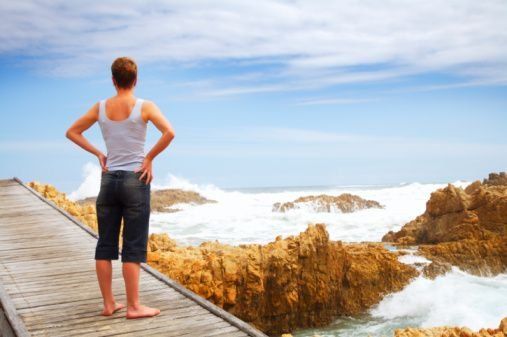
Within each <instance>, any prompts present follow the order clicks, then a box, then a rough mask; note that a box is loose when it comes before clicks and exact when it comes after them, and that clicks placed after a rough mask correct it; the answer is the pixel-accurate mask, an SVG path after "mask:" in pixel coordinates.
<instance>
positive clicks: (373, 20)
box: [0, 0, 507, 193]
mask: <svg viewBox="0 0 507 337" xmlns="http://www.w3.org/2000/svg"><path fill="white" fill-rule="evenodd" d="M0 13H1V14H0V22H1V23H0V27H1V28H2V29H0V72H1V78H0V99H1V101H2V103H3V109H2V111H3V112H2V120H3V122H2V123H1V124H0V125H1V126H0V130H1V133H0V152H1V156H2V158H3V160H2V164H3V165H1V166H0V176H1V177H2V178H8V177H12V176H18V177H19V178H21V179H22V180H23V181H31V180H37V181H41V182H46V183H52V184H54V185H55V186H57V187H58V188H59V189H61V190H63V191H65V192H67V193H70V192H71V191H74V190H75V189H76V188H77V187H78V186H79V185H80V184H81V182H82V181H83V178H84V177H83V168H84V167H85V165H86V163H89V162H91V163H94V164H98V162H97V160H96V158H95V157H93V156H92V155H91V154H89V153H87V152H85V151H84V150H82V149H80V148H79V147H77V145H75V144H73V143H71V142H70V141H69V140H68V139H66V138H65V136H64V134H65V131H66V129H67V128H68V127H69V126H70V125H71V124H72V123H73V122H74V120H75V119H77V118H78V117H79V116H81V115H82V114H84V113H85V112H86V111H87V109H88V108H90V107H91V106H92V105H93V104H94V103H95V102H97V101H98V100H100V99H103V98H106V97H110V96H112V95H114V94H115V92H114V88H113V86H112V84H111V79H110V64H111V62H112V61H113V60H114V58H115V57H117V56H124V55H128V56H131V57H133V58H134V59H135V60H136V61H137V62H138V65H139V80H138V86H137V88H136V92H135V94H136V95H137V96H138V97H142V98H145V99H148V100H152V101H154V102H155V103H156V104H157V105H158V106H159V107H160V108H161V110H162V112H163V113H164V114H165V115H166V117H167V118H168V119H169V120H170V122H171V123H172V124H173V126H174V128H175V130H176V138H175V140H174V141H173V143H172V144H171V146H170V147H169V148H168V149H167V150H166V151H164V152H163V153H161V154H160V155H159V156H158V157H157V158H156V159H155V161H154V175H155V182H159V183H162V182H163V181H165V180H167V179H168V177H170V175H174V176H177V177H184V178H185V179H188V180H190V181H191V182H194V183H198V184H208V183H211V184H215V185H217V186H220V187H247V186H252V187H253V186H255V187H257V186H288V185H329V184H334V185H344V184H390V183H400V182H413V181H418V182H452V181H456V180H459V179H464V180H475V179H481V178H483V177H484V176H485V175H487V173H489V172H492V171H500V170H505V169H506V168H507V155H506V154H507V134H506V132H505V130H506V127H507V86H506V85H507V3H506V2H505V1H504V0H502V1H500V0H498V1H493V0H491V1H481V2H480V3H479V2H477V1H418V0H416V1H411V2H406V1H383V2H378V1H337V2H334V3H331V2H329V1H322V2H320V1H306V2H302V1H290V2H284V1H259V2H255V4H254V3H252V2H246V1H245V2H242V1H216V2H213V5H210V3H209V2H205V1H181V2H179V1H174V2H173V1H169V2H163V3H162V2H156V1H154V2H150V1H148V2H136V1H123V2H122V6H121V7H119V6H118V4H117V3H116V2H109V1H101V2H100V3H99V2H96V3H92V4H90V2H84V1H72V2H68V1H51V2H49V1H48V2H44V1H33V2H32V1H24V2H10V3H8V2H4V3H2V4H0ZM158 135H159V134H158V131H157V130H156V129H155V128H154V127H153V125H150V126H149V129H148V139H147V144H146V150H147V151H148V150H149V149H150V148H151V146H152V145H153V144H154V143H155V142H156V140H157V138H158ZM85 136H87V137H88V138H89V139H90V140H91V141H92V143H94V144H95V145H96V146H98V147H99V148H101V149H102V150H103V151H104V152H105V151H106V150H105V146H104V144H103V141H102V138H101V135H100V129H99V127H98V125H94V126H93V127H92V128H91V129H89V130H88V131H86V132H85Z"/></svg>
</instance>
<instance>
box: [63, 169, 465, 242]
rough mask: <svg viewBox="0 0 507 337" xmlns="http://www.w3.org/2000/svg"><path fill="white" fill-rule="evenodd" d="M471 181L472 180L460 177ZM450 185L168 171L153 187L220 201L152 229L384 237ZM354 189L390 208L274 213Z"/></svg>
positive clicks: (203, 235) (87, 173) (96, 176)
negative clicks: (297, 183)
mask: <svg viewBox="0 0 507 337" xmlns="http://www.w3.org/2000/svg"><path fill="white" fill-rule="evenodd" d="M100 172H101V170H100V167H99V166H98V165H96V164H92V163H88V164H86V165H85V167H84V168H83V174H84V181H83V183H82V184H81V185H80V186H79V188H78V189H77V190H76V191H74V192H72V193H71V194H70V195H69V198H71V199H72V200H76V199H81V198H85V197H89V196H96V195H97V194H98V191H99V188H100ZM454 184H456V185H458V186H466V185H467V184H468V183H467V182H455V183H454ZM444 186H445V184H420V183H412V184H401V185H397V186H349V187H312V188H304V187H302V188H287V189H277V190H273V189H264V190H262V189H256V190H251V191H239V190H235V191H229V190H227V191H226V190H223V189H220V188H218V187H216V186H214V185H212V184H208V185H197V184H194V183H192V182H190V181H188V180H186V179H184V178H181V177H177V176H174V175H171V174H168V175H167V176H166V177H165V178H163V179H155V180H154V181H153V182H152V190H157V189H163V188H180V189H184V190H191V191H196V192H198V193H200V194H201V195H203V196H204V197H206V198H209V199H212V200H216V201H217V203H211V204H204V205H175V206H174V207H175V208H180V209H182V211H180V212H176V213H152V214H151V223H150V231H151V232H168V233H169V234H170V235H171V237H173V238H174V239H176V240H177V241H178V242H179V243H181V244H191V245H197V244H199V243H201V242H202V241H206V240H219V241H221V242H224V243H230V244H239V243H267V242H270V241H272V240H274V238H275V237H276V236H277V235H282V236H284V237H285V236H288V235H297V234H298V233H299V232H301V231H304V230H305V229H306V228H307V226H308V224H309V223H324V224H326V226H327V230H328V231H329V234H330V238H331V239H333V240H343V241H379V240H380V239H381V238H382V236H383V235H384V234H385V233H386V232H388V231H389V230H398V229H399V228H400V227H401V226H402V225H404V224H405V223H406V222H408V221H410V220H412V219H413V218H415V217H416V216H417V215H419V214H421V213H423V212H424V209H425V204H426V201H427V200H428V198H429V196H430V194H431V192H433V191H434V190H436V189H438V188H441V187H444ZM342 193H352V194H356V195H359V196H360V197H362V198H365V199H372V200H376V201H378V202H380V203H381V204H382V205H384V206H385V208H384V209H374V208H372V209H366V210H360V211H356V212H354V213H341V212H338V211H337V212H331V213H318V212H315V211H313V210H312V209H311V208H310V207H303V208H300V209H294V210H290V211H288V212H286V213H280V212H273V211H272V208H273V204H274V203H276V202H287V201H293V200H294V199H297V198H298V197H301V196H306V195H312V194H313V195H316V194H330V195H339V194H342Z"/></svg>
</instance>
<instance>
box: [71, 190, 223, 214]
mask: <svg viewBox="0 0 507 337" xmlns="http://www.w3.org/2000/svg"><path fill="white" fill-rule="evenodd" d="M96 199H97V197H88V198H85V199H81V200H78V201H77V203H78V204H81V205H95V201H96ZM215 202H216V201H215V200H210V199H206V198H205V197H203V196H202V195H200V194H199V193H197V192H194V191H186V190H181V189H163V190H154V191H152V192H151V200H150V206H151V211H153V212H165V213H173V212H178V211H180V209H178V208H170V207H171V206H173V205H176V204H194V205H202V204H207V203H215Z"/></svg>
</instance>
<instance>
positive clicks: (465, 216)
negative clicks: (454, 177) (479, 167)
mask: <svg viewBox="0 0 507 337" xmlns="http://www.w3.org/2000/svg"><path fill="white" fill-rule="evenodd" d="M502 176H503V175H490V178H489V180H488V183H481V182H480V181H476V182H474V183H472V184H470V185H469V186H467V187H466V188H465V189H462V188H459V187H456V186H453V185H451V184H449V185H448V186H447V187H445V188H443V189H439V190H437V191H435V192H433V193H432V194H431V197H430V199H429V200H428V202H427V203H426V211H425V212H424V213H423V214H422V215H420V216H418V217H417V218H416V219H415V220H413V221H411V222H409V223H407V224H406V225H405V226H403V228H402V229H401V230H400V231H398V232H389V233H387V234H386V235H385V236H384V237H383V238H382V241H384V242H393V243H395V244H401V245H420V247H419V252H420V253H421V254H422V255H424V256H425V257H427V258H429V259H431V260H433V261H436V262H438V263H439V264H440V266H442V265H445V264H452V265H455V266H458V267H459V268H461V269H463V270H465V271H468V272H470V273H473V274H476V275H496V274H498V273H501V272H503V271H505V270H506V269H507V248H506V247H507V185H502V184H499V183H497V182H498V180H499V179H497V178H496V177H502ZM491 181H494V182H496V183H495V184H492V183H491ZM444 269H448V268H444ZM444 269H442V270H444Z"/></svg>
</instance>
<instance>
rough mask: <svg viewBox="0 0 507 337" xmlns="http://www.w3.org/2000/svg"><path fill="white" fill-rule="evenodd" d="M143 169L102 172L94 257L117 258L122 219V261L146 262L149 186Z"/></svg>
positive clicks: (97, 201) (97, 205) (98, 197)
mask: <svg viewBox="0 0 507 337" xmlns="http://www.w3.org/2000/svg"><path fill="white" fill-rule="evenodd" d="M141 174H142V172H134V171H124V170H115V171H106V172H102V176H101V181H100V192H99V195H98V196H97V200H96V208H97V222H98V229H99V239H98V241H97V246H96V248H95V259H96V260H97V259H105V260H118V250H119V245H118V241H119V236H120V226H121V220H122V218H123V234H122V240H123V241H122V251H121V261H122V262H146V254H147V245H148V229H149V223H150V188H151V186H150V185H151V184H150V183H149V184H146V175H145V176H144V177H143V180H139V177H140V176H141Z"/></svg>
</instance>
